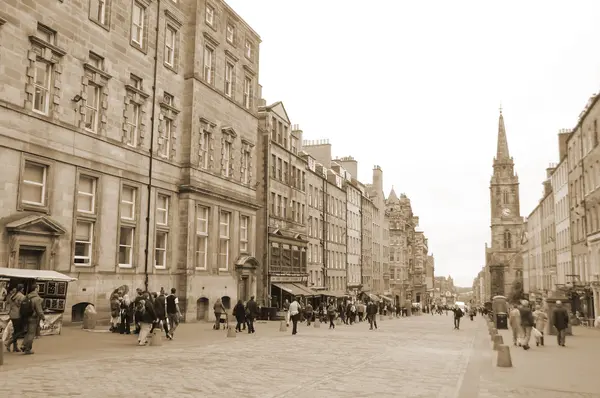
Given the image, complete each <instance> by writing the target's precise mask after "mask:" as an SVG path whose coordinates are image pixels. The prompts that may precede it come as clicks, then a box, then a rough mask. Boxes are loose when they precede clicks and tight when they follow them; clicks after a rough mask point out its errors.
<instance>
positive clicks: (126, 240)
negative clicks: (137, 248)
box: [119, 226, 135, 268]
mask: <svg viewBox="0 0 600 398" xmlns="http://www.w3.org/2000/svg"><path fill="white" fill-rule="evenodd" d="M134 235H135V228H134V227H126V226H123V227H121V229H120V233H119V267H124V268H131V267H133V237H134Z"/></svg>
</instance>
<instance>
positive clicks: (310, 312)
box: [304, 302, 313, 326]
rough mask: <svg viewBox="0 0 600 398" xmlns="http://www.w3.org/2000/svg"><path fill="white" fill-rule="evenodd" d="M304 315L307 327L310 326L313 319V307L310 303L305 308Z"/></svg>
mask: <svg viewBox="0 0 600 398" xmlns="http://www.w3.org/2000/svg"><path fill="white" fill-rule="evenodd" d="M304 314H305V316H306V326H310V323H311V321H312V318H313V307H312V305H310V303H309V302H307V303H306V306H305V307H304Z"/></svg>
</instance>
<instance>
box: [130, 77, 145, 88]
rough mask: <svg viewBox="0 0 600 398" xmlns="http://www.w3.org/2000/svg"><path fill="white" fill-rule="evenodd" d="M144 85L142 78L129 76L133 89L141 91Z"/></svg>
mask: <svg viewBox="0 0 600 398" xmlns="http://www.w3.org/2000/svg"><path fill="white" fill-rule="evenodd" d="M142 83H143V80H142V78H141V77H137V76H136V75H134V74H130V75H129V85H131V87H133V88H136V89H138V90H141V89H142Z"/></svg>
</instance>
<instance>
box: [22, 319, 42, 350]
mask: <svg viewBox="0 0 600 398" xmlns="http://www.w3.org/2000/svg"><path fill="white" fill-rule="evenodd" d="M25 322H26V325H27V331H26V332H25V338H24V339H23V349H24V351H25V352H27V351H31V349H32V348H33V340H34V339H35V335H36V332H37V328H38V325H39V323H40V319H39V318H38V317H37V316H32V317H30V318H29V319H28V320H27V321H25Z"/></svg>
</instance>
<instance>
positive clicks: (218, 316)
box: [213, 298, 225, 330]
mask: <svg viewBox="0 0 600 398" xmlns="http://www.w3.org/2000/svg"><path fill="white" fill-rule="evenodd" d="M213 310H214V312H215V325H214V326H213V329H215V330H219V329H221V314H223V313H224V312H225V307H224V306H223V302H222V301H221V299H220V298H218V299H217V301H215V305H214V306H213Z"/></svg>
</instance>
